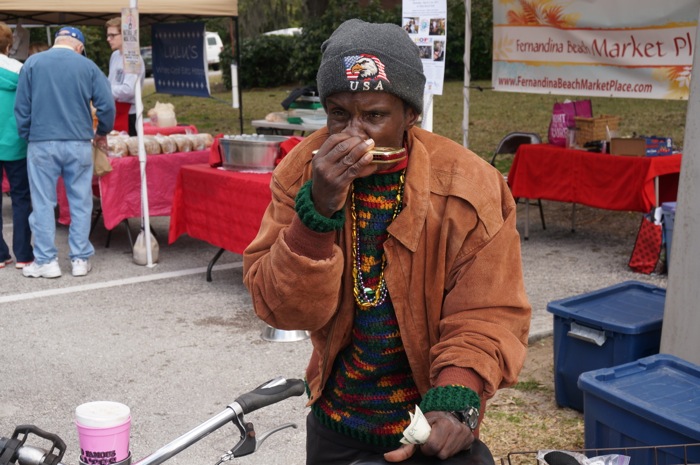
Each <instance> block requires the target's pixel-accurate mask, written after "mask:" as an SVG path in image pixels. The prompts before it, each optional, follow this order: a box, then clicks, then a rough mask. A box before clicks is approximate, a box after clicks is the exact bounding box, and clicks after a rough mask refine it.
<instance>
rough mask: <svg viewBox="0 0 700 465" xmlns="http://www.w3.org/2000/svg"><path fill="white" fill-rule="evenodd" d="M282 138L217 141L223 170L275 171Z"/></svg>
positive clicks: (245, 137)
mask: <svg viewBox="0 0 700 465" xmlns="http://www.w3.org/2000/svg"><path fill="white" fill-rule="evenodd" d="M287 139H288V137H284V136H268V135H260V134H254V135H247V134H245V135H242V136H241V135H238V136H224V137H222V138H221V139H219V152H220V153H221V161H222V166H223V168H224V169H227V170H232V171H259V172H266V171H272V170H273V169H275V161H276V160H277V157H278V156H279V154H280V144H281V143H282V142H284V141H285V140H287Z"/></svg>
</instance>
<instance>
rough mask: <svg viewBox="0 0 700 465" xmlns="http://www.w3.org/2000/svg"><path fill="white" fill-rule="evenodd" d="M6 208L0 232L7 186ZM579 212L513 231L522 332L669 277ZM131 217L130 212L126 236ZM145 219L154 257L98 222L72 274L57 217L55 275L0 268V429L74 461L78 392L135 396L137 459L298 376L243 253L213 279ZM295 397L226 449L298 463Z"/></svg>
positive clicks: (538, 332)
mask: <svg viewBox="0 0 700 465" xmlns="http://www.w3.org/2000/svg"><path fill="white" fill-rule="evenodd" d="M604 214H606V212H601V211H597V210H596V211H592V212H591V213H590V215H591V216H595V215H604ZM2 215H3V222H4V224H5V227H4V231H3V235H4V237H5V240H6V241H10V239H11V233H12V217H11V211H10V201H9V198H7V197H4V198H3V207H2ZM521 216H522V215H521ZM577 218H579V221H580V222H581V226H580V227H579V231H578V232H577V233H576V234H571V233H570V231H569V224H568V223H562V224H556V222H554V223H552V222H550V224H548V229H547V230H546V231H542V230H541V228H540V227H539V225H538V224H537V223H535V222H534V221H533V222H532V223H531V231H530V240H529V241H526V242H524V243H523V258H524V263H525V276H526V284H527V287H528V293H529V295H530V298H531V301H532V304H533V308H534V312H533V320H532V331H531V336H532V337H541V336H544V335H548V334H551V331H552V320H551V314H549V313H547V312H546V304H547V302H549V301H551V300H553V299H555V298H563V297H568V296H572V295H577V294H579V293H581V292H587V291H591V290H595V289H598V288H601V287H604V286H608V285H611V284H616V283H618V282H621V281H625V280H629V279H637V280H642V281H646V282H651V283H653V284H657V285H661V286H663V287H665V285H666V284H665V276H650V277H647V276H643V275H637V274H634V273H631V272H629V271H627V268H626V263H627V259H628V257H629V252H630V251H631V246H632V243H633V241H634V238H633V237H632V238H619V237H617V236H615V235H614V234H608V233H607V232H606V231H605V228H604V227H603V228H602V229H597V228H596V226H595V224H586V212H585V210H579V211H577ZM520 220H521V221H522V218H520ZM137 223H138V220H132V222H131V224H132V231H133V234H134V236H135V235H136V233H137ZM593 223H595V222H593ZM152 225H153V228H154V231H155V232H156V234H157V236H158V240H159V243H160V262H159V264H158V265H157V266H156V267H155V268H152V269H151V268H146V267H142V266H137V265H134V264H133V263H132V261H131V252H130V249H129V245H128V241H127V236H126V233H125V230H124V226H123V225H120V226H118V227H117V228H116V229H115V230H113V231H112V236H111V245H110V247H109V248H105V242H106V239H107V232H106V231H105V229H104V227H103V226H102V225H101V224H100V225H98V226H97V228H96V229H95V231H94V232H93V236H92V240H93V243H94V244H95V247H96V250H97V254H96V256H95V257H94V259H93V266H94V268H93V271H92V272H91V273H90V274H89V275H88V276H87V277H84V278H74V277H72V276H71V275H70V263H69V260H68V258H67V228H65V227H63V226H59V227H58V234H57V244H58V247H59V250H60V263H61V266H62V269H63V272H64V275H63V276H62V277H61V278H59V279H55V280H46V279H29V278H24V277H23V276H21V273H20V272H19V271H18V270H15V269H14V268H13V267H8V268H6V269H2V270H0V321H1V323H0V325H1V327H0V347H2V350H1V351H0V381H1V382H0V436H9V435H10V434H11V433H12V431H13V429H14V427H15V426H16V425H18V424H35V425H37V426H39V427H40V428H42V429H44V430H47V431H50V432H54V433H56V434H58V435H59V436H61V437H62V438H63V439H64V441H65V442H66V444H67V445H68V449H69V450H68V453H67V454H66V457H65V460H64V462H66V463H67V464H77V462H78V458H77V457H78V452H79V451H78V447H77V432H76V428H75V425H74V424H73V410H74V409H75V407H76V406H77V405H79V404H81V403H83V402H88V401H92V400H114V401H119V402H123V403H125V404H127V405H129V406H130V407H131V412H132V430H131V451H132V454H133V456H134V459H135V460H136V459H141V458H143V457H145V456H146V455H148V454H149V453H151V452H153V451H155V450H156V449H158V448H159V447H161V446H163V445H165V444H166V443H168V442H169V441H171V440H173V439H175V438H176V437H178V436H179V435H181V434H184V433H185V432H187V431H189V430H190V429H191V428H193V427H195V426H197V425H198V424H199V423H201V422H203V421H205V420H207V419H208V418H210V417H211V416H213V415H215V414H216V413H218V412H220V411H222V410H223V409H224V408H225V407H226V405H227V404H228V403H230V402H232V401H233V400H234V399H235V398H236V397H237V396H238V395H240V394H241V393H243V392H246V391H248V390H249V389H251V388H253V387H255V386H257V385H259V384H260V383H262V382H264V381H266V380H268V379H270V378H272V377H274V376H277V375H282V376H285V377H290V378H293V377H297V378H301V377H303V370H304V367H305V365H306V360H307V358H308V355H309V342H308V340H307V341H301V342H287V343H280V342H266V341H263V340H262V339H261V337H260V334H261V330H262V328H263V325H262V324H261V323H260V322H259V321H258V320H257V319H256V318H255V317H254V316H253V315H252V312H251V302H250V297H249V296H248V294H247V292H246V289H245V288H244V286H243V284H242V274H241V257H240V256H238V255H235V254H232V253H228V252H227V253H224V255H223V256H222V257H221V259H220V260H219V262H218V264H217V265H216V267H215V268H214V272H213V282H211V283H209V282H206V280H205V271H206V266H207V264H208V262H209V260H210V259H211V258H212V256H213V255H214V254H215V252H216V251H217V249H216V248H215V247H213V246H211V245H209V244H206V243H203V242H200V241H197V240H194V239H191V238H189V237H187V236H183V237H181V238H180V239H179V240H178V241H177V242H175V243H174V244H172V245H167V243H166V242H167V239H166V238H167V235H168V226H169V218H167V217H163V218H154V219H153V220H152ZM587 229H588V230H589V231H587ZM304 403H305V400H304V398H294V399H290V400H287V401H285V402H284V403H281V404H278V405H276V406H273V407H269V408H267V409H263V410H260V411H258V412H255V413H253V414H251V415H249V416H248V417H247V419H248V420H249V421H252V422H253V423H254V424H255V427H256V431H257V432H258V433H262V432H264V431H266V430H268V429H269V428H272V427H274V426H276V425H278V424H279V423H281V422H285V421H293V422H296V423H298V424H299V426H300V427H299V429H296V430H291V429H288V430H284V431H282V432H280V433H278V434H276V435H274V436H272V437H271V438H269V439H268V440H267V441H266V442H265V443H264V444H263V447H262V449H261V451H259V452H258V453H256V454H254V455H252V456H249V457H247V458H243V459H241V460H239V461H237V462H234V463H240V464H265V465H274V464H284V465H287V464H302V463H303V462H304V459H303V456H304V454H303V451H304V440H305V428H304V418H305V415H306V413H307V410H306V409H305V407H304ZM34 439H35V438H34ZM236 440H237V430H235V429H234V428H233V427H232V426H230V425H228V426H226V427H224V428H222V429H221V430H219V431H218V432H215V433H213V434H211V435H210V436H209V437H207V438H205V439H204V440H202V441H201V442H199V443H197V444H196V445H194V446H193V447H191V448H190V449H188V450H186V451H184V452H183V453H181V454H179V455H177V456H175V457H174V458H172V459H171V460H170V461H168V463H173V464H187V465H200V464H201V465H205V464H215V463H216V461H217V460H218V458H219V456H220V455H221V454H222V453H223V452H225V451H226V450H228V449H229V448H230V447H232V446H233V445H234V443H235V442H236ZM34 445H42V443H41V442H39V443H36V442H35V443H34Z"/></svg>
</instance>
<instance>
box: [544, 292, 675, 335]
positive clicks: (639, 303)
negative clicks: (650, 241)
mask: <svg viewBox="0 0 700 465" xmlns="http://www.w3.org/2000/svg"><path fill="white" fill-rule="evenodd" d="M665 303H666V289H663V288H660V287H657V286H654V285H651V284H646V283H642V282H639V281H626V282H623V283H620V284H616V285H614V286H610V287H606V288H604V289H600V290H597V291H593V292H589V293H587V294H581V295H578V296H574V297H568V298H566V299H560V300H554V301H552V302H550V303H549V304H547V311H548V312H550V313H552V314H554V315H557V316H560V317H563V318H569V319H572V320H575V321H577V322H580V323H585V324H588V325H593V326H595V327H598V328H602V329H604V330H609V331H614V332H616V333H622V334H642V333H646V332H649V331H654V330H657V329H661V324H662V323H663V316H664V304H665Z"/></svg>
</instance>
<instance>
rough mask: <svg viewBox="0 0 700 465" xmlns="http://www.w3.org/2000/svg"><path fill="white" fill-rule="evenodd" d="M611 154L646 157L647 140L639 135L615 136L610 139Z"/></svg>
mask: <svg viewBox="0 0 700 465" xmlns="http://www.w3.org/2000/svg"><path fill="white" fill-rule="evenodd" d="M610 154H611V155H628V156H632V157H644V156H646V154H647V143H646V140H644V139H642V138H639V137H635V138H631V137H626V138H623V137H613V138H612V139H610Z"/></svg>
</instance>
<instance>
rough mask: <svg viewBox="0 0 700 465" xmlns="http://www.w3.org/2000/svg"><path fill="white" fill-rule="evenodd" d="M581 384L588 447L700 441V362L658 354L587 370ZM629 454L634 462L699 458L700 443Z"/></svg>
mask: <svg viewBox="0 0 700 465" xmlns="http://www.w3.org/2000/svg"><path fill="white" fill-rule="evenodd" d="M578 385H579V387H580V388H581V390H582V391H583V393H584V430H585V447H586V449H595V448H608V447H615V448H616V447H647V446H662V445H671V444H693V443H696V444H697V443H700V366H697V365H695V364H692V363H690V362H688V361H686V360H683V359H681V358H678V357H675V356H673V355H666V354H658V355H652V356H651V357H645V358H642V359H640V360H637V361H635V362H631V363H627V364H622V365H618V366H615V367H612V368H604V369H600V370H596V371H589V372H586V373H583V374H582V375H581V376H580V378H579V381H578ZM626 455H629V456H631V457H632V459H631V461H630V463H632V464H635V463H637V464H658V465H666V464H679V463H700V447H692V448H687V449H686V450H683V448H678V447H676V448H658V449H650V448H645V449H640V450H636V451H635V450H631V451H629V452H628V453H627V454H626ZM684 455H687V457H685V458H687V459H688V461H687V462H686V461H684Z"/></svg>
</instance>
